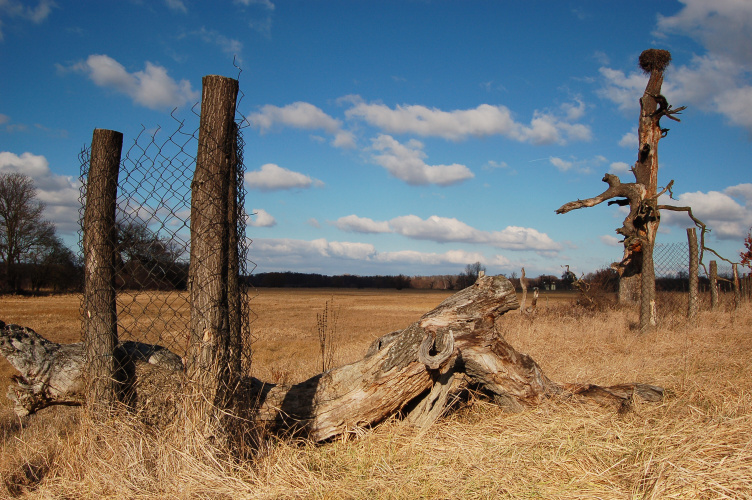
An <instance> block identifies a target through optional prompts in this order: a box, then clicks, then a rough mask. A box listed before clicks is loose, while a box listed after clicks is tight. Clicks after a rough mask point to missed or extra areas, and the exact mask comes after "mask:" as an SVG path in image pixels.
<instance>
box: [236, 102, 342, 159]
mask: <svg viewBox="0 0 752 500" xmlns="http://www.w3.org/2000/svg"><path fill="white" fill-rule="evenodd" d="M248 123H250V124H251V125H252V126H254V127H256V128H258V129H259V130H260V131H261V132H262V133H265V132H268V131H269V130H271V129H273V128H274V127H276V126H279V125H282V126H287V127H293V128H300V129H305V130H324V131H325V132H328V133H329V134H331V135H333V136H334V139H333V141H332V144H333V145H334V146H336V147H342V148H352V147H355V136H354V135H353V134H352V133H351V132H348V131H346V130H343V129H342V122H341V121H340V120H337V119H336V118H333V117H331V116H329V115H328V114H326V113H325V112H324V111H322V110H321V109H320V108H318V107H316V106H314V105H313V104H309V103H307V102H294V103H292V104H288V105H287V106H284V107H279V106H274V105H272V104H267V105H265V106H263V107H262V108H261V110H260V111H259V112H256V113H251V114H250V115H249V116H248Z"/></svg>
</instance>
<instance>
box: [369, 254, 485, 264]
mask: <svg viewBox="0 0 752 500" xmlns="http://www.w3.org/2000/svg"><path fill="white" fill-rule="evenodd" d="M376 260H378V261H379V262H389V263H403V264H413V265H415V264H423V265H432V266H437V265H442V264H451V265H461V266H465V265H467V264H469V263H471V262H480V263H481V264H485V263H486V258H485V256H484V255H483V254H482V253H480V252H466V251H464V250H449V251H448V252H444V253H432V252H417V251H415V250H400V251H396V252H383V253H379V254H377V255H376Z"/></svg>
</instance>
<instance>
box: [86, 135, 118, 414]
mask: <svg viewBox="0 0 752 500" xmlns="http://www.w3.org/2000/svg"><path fill="white" fill-rule="evenodd" d="M122 147H123V134H121V133H120V132H115V131H113V130H104V129H95V130H94V135H93V137H92V141H91V160H90V164H89V174H88V178H87V181H86V208H85V212H84V236H83V239H84V242H83V244H84V261H85V267H84V325H85V327H84V332H83V333H84V339H83V340H84V345H85V346H86V365H87V370H86V373H87V391H88V395H87V401H88V402H89V405H90V407H92V410H93V413H95V414H96V413H105V414H106V413H107V412H108V411H109V410H110V409H111V407H112V404H113V403H114V401H115V400H116V392H117V390H118V389H119V387H117V385H118V384H117V383H116V381H115V373H116V371H117V370H118V368H119V366H118V364H119V361H118V360H116V359H115V346H116V345H117V342H118V332H117V309H116V303H115V240H116V234H115V205H116V199H117V185H118V172H119V170H120V153H121V150H122ZM100 410H101V411H100Z"/></svg>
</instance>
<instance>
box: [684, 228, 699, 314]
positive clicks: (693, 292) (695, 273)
mask: <svg viewBox="0 0 752 500" xmlns="http://www.w3.org/2000/svg"><path fill="white" fill-rule="evenodd" d="M687 240H688V243H689V304H688V306H687V317H688V318H689V319H695V318H696V317H697V310H698V307H699V305H698V304H699V301H700V293H699V291H698V287H699V283H700V276H699V275H700V262H699V258H698V249H697V231H696V230H695V228H693V227H688V228H687Z"/></svg>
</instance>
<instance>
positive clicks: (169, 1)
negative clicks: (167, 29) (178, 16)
mask: <svg viewBox="0 0 752 500" xmlns="http://www.w3.org/2000/svg"><path fill="white" fill-rule="evenodd" d="M165 4H166V5H167V7H169V8H170V9H172V10H177V11H180V12H182V13H183V14H186V13H188V9H187V8H186V7H185V4H184V3H183V0H165Z"/></svg>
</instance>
